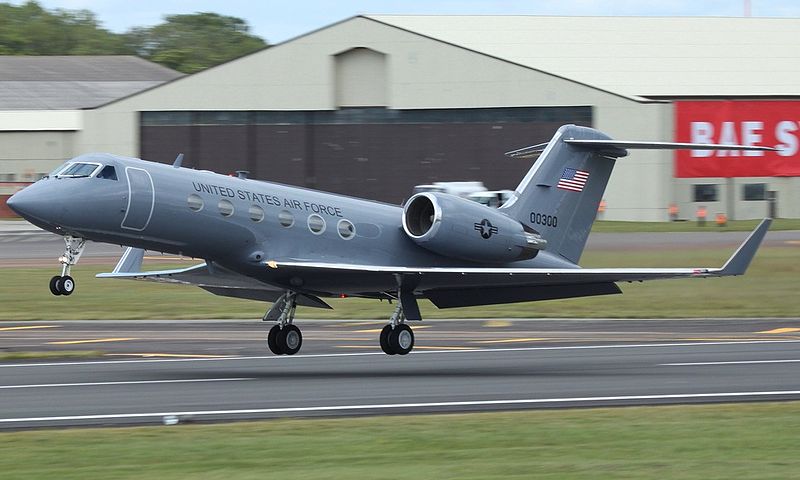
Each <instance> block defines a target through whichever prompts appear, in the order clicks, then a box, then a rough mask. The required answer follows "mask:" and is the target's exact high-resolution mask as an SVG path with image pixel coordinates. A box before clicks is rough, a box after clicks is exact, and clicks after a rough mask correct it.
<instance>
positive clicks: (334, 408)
mask: <svg viewBox="0 0 800 480" xmlns="http://www.w3.org/2000/svg"><path fill="white" fill-rule="evenodd" d="M788 395H800V390H785V391H770V392H719V393H676V394H665V395H620V396H613V397H566V398H525V399H512V400H474V401H461V402H424V403H384V404H375V405H328V406H317V407H285V408H248V409H241V410H196V411H183V412H147V413H109V414H99V415H64V416H57V417H27V418H0V423H22V422H63V421H78V420H113V419H117V420H119V419H134V418H148V417H156V418H158V417H165V416H167V415H172V416H177V417H182V416H192V417H199V416H209V415H255V414H270V413H313V412H343V411H344V412H358V411H367V410H397V409H404V408H446V407H485V406H498V405H509V406H511V405H536V404H548V403H604V402H624V401H634V400H692V399H707V398H719V399H725V398H738V397H774V396H788Z"/></svg>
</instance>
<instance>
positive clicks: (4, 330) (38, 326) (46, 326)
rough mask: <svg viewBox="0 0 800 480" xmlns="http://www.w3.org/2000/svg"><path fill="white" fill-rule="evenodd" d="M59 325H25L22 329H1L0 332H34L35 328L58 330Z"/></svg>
mask: <svg viewBox="0 0 800 480" xmlns="http://www.w3.org/2000/svg"><path fill="white" fill-rule="evenodd" d="M60 326H61V325H26V326H24V327H2V328H0V332H10V331H11V330H35V329H37V328H59V327H60Z"/></svg>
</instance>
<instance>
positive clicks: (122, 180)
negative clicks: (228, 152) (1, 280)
mask: <svg viewBox="0 0 800 480" xmlns="http://www.w3.org/2000/svg"><path fill="white" fill-rule="evenodd" d="M632 148H654V149H655V148H662V149H663V148H670V149H675V148H691V149H728V150H774V149H772V148H768V147H756V146H742V145H697V144H678V143H662V142H625V141H615V140H612V139H610V138H609V137H608V136H606V135H605V134H603V133H601V132H599V131H597V130H594V129H591V128H586V127H578V126H574V125H565V126H563V127H561V128H560V129H559V130H558V131H557V132H556V134H555V136H553V138H552V140H550V141H549V142H548V143H546V144H541V145H535V146H532V147H526V148H523V149H519V150H515V151H513V152H509V153H508V155H509V156H511V157H517V158H532V157H537V156H538V157H539V158H538V160H536V161H535V163H534V165H533V166H532V168H531V169H530V171H529V172H528V173H527V175H525V177H524V178H523V179H522V181H521V182H520V183H519V186H518V187H517V188H516V190H515V191H514V193H513V195H512V196H511V198H510V199H509V200H508V201H507V202H506V203H505V204H504V205H503V206H502V207H501V208H499V209H495V208H490V207H487V206H484V205H480V204H478V203H476V202H473V201H470V200H466V199H463V198H460V197H457V196H454V195H448V194H444V193H438V192H422V193H418V194H416V195H413V196H412V197H411V198H410V199H408V201H407V202H405V204H404V205H403V206H397V205H389V204H385V203H379V202H374V201H369V200H363V199H359V198H352V197H348V196H342V195H334V194H331V193H324V192H319V191H314V190H309V189H304V188H298V187H292V186H287V185H281V184H276V183H268V182H262V181H256V180H252V179H247V178H246V175H244V174H242V175H240V176H239V177H238V178H237V177H231V176H225V175H219V174H216V173H213V172H210V171H197V170H192V169H187V168H183V167H181V160H182V155H179V156H178V158H177V159H176V161H175V163H174V164H173V165H172V166H170V165H166V164H160V163H154V162H148V161H144V160H139V159H135V158H126V157H120V156H114V155H109V154H87V155H81V156H79V157H76V158H74V159H72V160H70V161H68V162H66V163H65V164H64V165H62V166H61V167H59V168H58V169H56V170H55V171H54V172H53V173H52V174H50V175H48V176H47V177H45V178H43V179H42V180H39V181H38V182H36V183H35V184H33V185H31V186H29V187H27V188H25V189H24V190H22V191H20V192H19V193H17V194H16V195H14V196H13V197H11V198H10V199H9V200H8V206H9V207H11V208H12V209H13V210H14V211H15V212H17V213H19V214H20V215H21V216H22V217H24V218H26V219H27V220H29V221H30V222H31V223H33V224H35V225H37V226H39V227H41V228H43V229H45V230H49V231H51V232H54V233H57V234H59V235H62V236H64V239H65V242H66V250H65V252H64V255H63V256H62V257H61V258H60V259H59V260H60V262H61V263H62V270H61V275H57V276H54V277H53V278H52V280H51V281H50V290H51V292H52V293H53V294H55V295H70V294H71V293H72V292H73V291H74V289H75V280H74V279H73V278H72V277H71V276H70V268H71V267H72V266H73V265H75V264H76V262H77V261H78V259H79V257H80V255H81V253H82V252H83V249H84V245H85V241H86V240H92V241H96V242H106V243H112V244H119V245H124V246H128V247H129V248H128V249H127V250H126V251H125V252H124V254H123V255H122V257H121V258H120V260H119V263H118V264H117V266H116V267H115V268H114V270H113V271H112V272H110V273H101V274H99V275H97V276H98V277H101V278H120V279H136V280H150V281H157V282H170V283H181V284H190V285H196V286H198V287H200V288H202V289H204V290H207V291H209V292H211V293H213V294H216V295H222V296H230V297H238V298H246V299H253V300H261V301H266V302H272V303H273V304H272V306H271V308H269V310H268V311H267V312H266V314H265V315H264V317H263V320H264V321H270V322H275V324H274V326H273V327H272V328H271V329H270V330H269V334H268V336H267V343H268V346H269V349H270V350H271V351H272V352H274V353H275V354H286V355H293V354H295V353H297V352H298V351H299V350H300V347H301V345H302V334H301V332H300V329H299V328H298V327H297V326H296V325H294V322H293V320H294V315H295V308H296V306H297V305H302V306H310V307H319V308H331V307H330V306H329V305H328V304H327V303H326V302H325V301H324V300H323V298H325V297H340V296H350V297H363V298H372V299H380V300H389V301H390V302H391V301H395V302H396V304H397V305H396V308H395V309H394V313H392V315H391V319H390V321H389V323H388V324H387V325H386V326H385V327H384V328H383V330H382V331H381V334H380V336H379V341H380V346H381V348H382V349H383V351H384V352H386V353H387V354H390V355H394V354H398V355H405V354H407V353H409V352H410V351H411V350H412V348H413V347H414V333H413V331H412V330H411V328H410V327H409V325H408V323H407V321H412V320H422V318H421V316H420V311H419V307H418V306H417V300H418V299H420V298H426V299H428V300H430V301H431V302H433V304H434V305H436V306H437V307H439V308H450V307H463V306H478V305H489V304H499V303H512V302H523V301H532V300H548V299H558V298H571V297H584V296H592V295H609V294H616V293H622V292H621V291H620V289H619V287H618V286H617V284H616V283H615V282H623V281H627V282H632V281H643V280H655V279H666V278H681V277H690V278H705V277H723V276H729V275H741V274H743V273H744V272H745V270H746V269H747V267H748V265H749V264H750V261H751V260H752V258H753V256H754V255H755V252H756V250H757V249H758V246H759V245H760V243H761V241H762V239H763V238H764V235H765V234H766V232H767V229H768V228H769V224H770V219H764V221H762V222H761V224H760V225H758V227H757V228H756V229H755V230H754V231H753V232H752V233H751V234H750V236H749V237H748V238H747V239H746V240H745V241H744V243H743V244H742V245H741V246H740V247H739V249H738V250H737V251H736V252H735V253H734V254H733V255H732V256H731V257H730V259H729V260H728V261H727V262H726V263H725V265H723V266H722V267H721V268H705V267H704V268H580V267H579V266H578V261H579V259H580V257H581V253H582V251H583V248H584V245H585V243H586V239H587V237H588V235H589V230H590V229H591V226H592V223H593V221H594V218H595V214H596V212H597V207H598V204H599V202H600V200H601V198H602V196H603V192H604V191H605V188H606V184H607V183H608V179H609V176H610V175H611V170H612V168H613V166H614V163H615V160H616V159H617V158H619V157H623V156H625V155H627V149H632ZM144 250H153V251H158V252H167V253H172V254H178V255H184V256H189V257H194V258H200V259H204V260H205V261H204V263H201V264H199V265H196V266H193V267H189V268H183V269H177V270H166V271H151V272H142V271H141V265H142V259H143V257H144Z"/></svg>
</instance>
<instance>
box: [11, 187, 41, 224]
mask: <svg viewBox="0 0 800 480" xmlns="http://www.w3.org/2000/svg"><path fill="white" fill-rule="evenodd" d="M31 190H33V188H31V187H27V188H24V189H22V190H20V191H19V192H17V193H15V194H14V195H12V196H11V198H9V199H8V200H6V205H8V207H9V208H10V209H11V210H13V211H14V212H16V213H17V214H18V215H19V216H21V217H23V218H26V219H30V218H31V217H34V218H42V216H43V215H44V213H45V212H46V211H47V208H48V205H47V201H46V200H45V199H42V198H39V196H38V195H35V194H33V193H31Z"/></svg>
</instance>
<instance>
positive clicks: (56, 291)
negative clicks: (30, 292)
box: [50, 275, 61, 296]
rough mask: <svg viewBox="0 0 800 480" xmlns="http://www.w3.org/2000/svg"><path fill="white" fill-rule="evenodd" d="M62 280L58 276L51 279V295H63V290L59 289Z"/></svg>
mask: <svg viewBox="0 0 800 480" xmlns="http://www.w3.org/2000/svg"><path fill="white" fill-rule="evenodd" d="M60 280H61V277H59V276H58V275H56V276H55V277H53V278H51V279H50V293H52V294H53V295H56V296H58V295H61V288H59V286H58V284H59V281H60Z"/></svg>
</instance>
